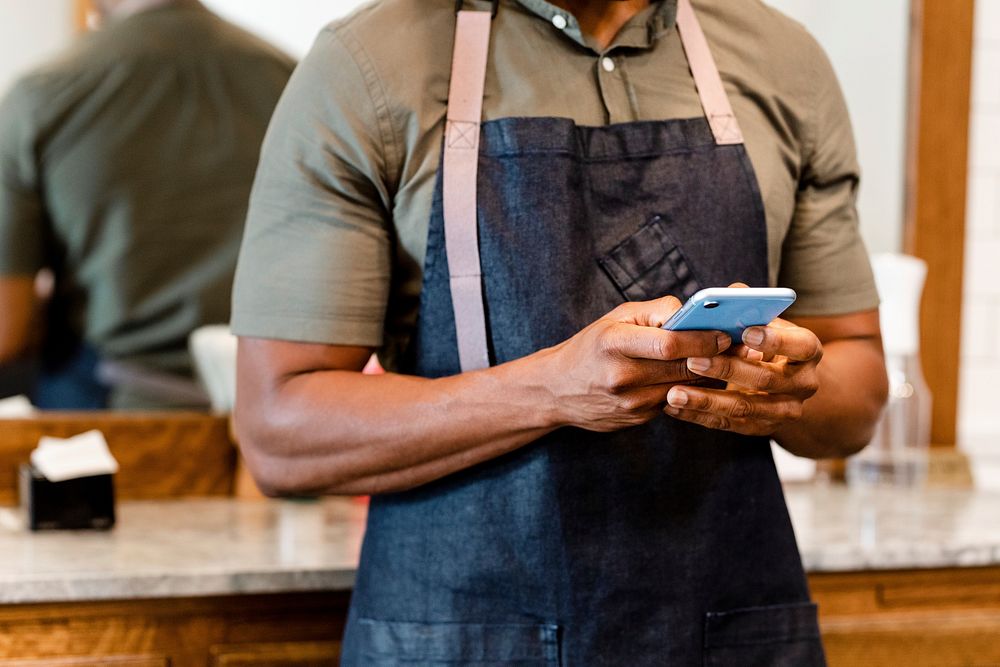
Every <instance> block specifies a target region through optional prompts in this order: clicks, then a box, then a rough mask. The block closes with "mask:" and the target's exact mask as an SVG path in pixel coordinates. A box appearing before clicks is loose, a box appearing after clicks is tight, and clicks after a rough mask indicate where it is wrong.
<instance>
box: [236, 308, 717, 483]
mask: <svg viewBox="0 0 1000 667" xmlns="http://www.w3.org/2000/svg"><path fill="white" fill-rule="evenodd" d="M679 305H680V304H679V303H678V302H677V300H676V299H673V298H669V297H668V298H665V299H658V300H656V301H649V302H644V303H630V304H623V305H622V306H621V307H619V308H617V309H615V310H614V311H612V312H611V313H609V314H608V315H607V316H605V317H604V318H601V319H600V320H598V321H597V322H594V323H593V324H591V325H590V326H588V327H587V328H585V329H584V330H583V331H581V332H580V333H578V334H577V335H576V336H574V337H573V338H571V339H569V340H568V341H565V342H564V343H561V344H559V345H557V346H555V347H552V348H548V349H545V350H541V351H539V352H537V353H535V354H532V355H530V356H528V357H525V358H523V359H518V360H516V361H512V362H510V363H506V364H502V365H499V366H496V367H493V368H489V369H486V370H482V371H476V372H471V373H463V374H460V375H455V376H451V377H445V378H440V379H433V380H429V379H423V378H418V377H412V376H405V375H399V374H393V373H389V374H386V375H374V376H366V375H361V374H360V373H359V371H360V370H361V368H362V367H363V366H364V364H365V361H366V360H367V359H368V356H369V355H370V353H371V350H370V349H368V348H358V347H338V346H330V345H312V344H303V343H289V342H280V341H272V340H263V339H252V338H243V339H241V340H240V351H239V359H238V377H239V392H238V395H237V405H236V415H235V417H236V429H237V436H238V438H239V440H240V443H241V447H242V448H243V451H244V454H245V456H246V459H247V463H248V465H249V467H250V469H251V471H252V472H253V473H254V476H255V478H256V479H257V481H258V483H259V484H260V485H261V487H262V488H263V489H264V491H265V492H268V493H294V492H305V491H319V492H326V493H343V494H360V493H368V494H373V493H381V492H388V491H397V490H403V489H408V488H412V487H415V486H419V485H421V484H424V483H427V482H429V481H432V480H434V479H438V478H440V477H443V476H445V475H448V474H450V473H453V472H456V471H458V470H462V469H464V468H467V467H470V466H472V465H475V464H477V463H480V462H482V461H486V460H488V459H491V458H494V457H496V456H499V455H501V454H504V453H506V452H509V451H512V450H514V449H516V448H518V447H521V446H523V445H525V444H527V443H529V442H532V441H533V440H536V439H537V438H539V437H541V436H542V435H544V434H546V433H548V432H550V431H552V430H554V429H556V428H559V427H560V426H566V425H574V426H579V427H582V428H587V429H591V430H598V431H611V430H615V429H619V428H624V427H626V426H630V425H634V424H640V423H644V422H646V421H649V420H650V419H653V418H654V417H656V416H657V415H659V414H660V412H661V409H662V405H663V403H664V401H665V400H666V394H667V391H668V390H669V389H670V387H671V386H672V385H673V383H676V382H679V381H690V380H691V379H692V378H694V375H693V374H692V373H690V372H689V371H688V370H687V368H686V366H685V361H684V359H685V358H686V357H689V356H698V355H700V356H713V355H715V354H717V353H718V352H719V351H720V350H722V349H725V348H726V347H727V346H728V345H729V340H728V338H727V337H725V336H721V337H720V336H719V335H717V334H716V333H712V332H667V331H663V330H661V329H659V328H657V327H658V325H659V324H662V322H664V321H666V319H667V318H668V317H669V316H670V315H671V314H672V313H673V311H674V310H676V309H677V308H678V307H679Z"/></svg>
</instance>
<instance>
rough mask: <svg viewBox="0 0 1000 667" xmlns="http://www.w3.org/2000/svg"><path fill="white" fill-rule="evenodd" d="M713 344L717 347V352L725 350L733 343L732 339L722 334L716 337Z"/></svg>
mask: <svg viewBox="0 0 1000 667" xmlns="http://www.w3.org/2000/svg"><path fill="white" fill-rule="evenodd" d="M715 342H716V344H717V345H718V348H719V352H722V351H723V350H725V349H727V348H728V347H729V346H730V345H732V343H733V341H732V339H731V338H730V337H729V336H727V335H726V334H724V333H720V334H719V335H718V336H717V337H716V339H715Z"/></svg>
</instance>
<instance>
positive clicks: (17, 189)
mask: <svg viewBox="0 0 1000 667" xmlns="http://www.w3.org/2000/svg"><path fill="white" fill-rule="evenodd" d="M94 4H95V6H96V9H97V10H98V12H99V13H100V15H101V25H102V27H101V29H100V30H97V31H96V32H93V33H90V34H88V35H86V36H85V37H83V38H82V39H80V40H79V42H78V43H76V44H74V45H73V46H72V47H71V48H70V49H69V50H67V51H66V52H64V53H63V54H62V55H61V56H60V57H58V58H57V59H55V60H54V61H52V62H50V63H48V64H46V65H45V66H43V67H41V68H39V69H37V70H35V71H34V72H32V73H30V74H28V75H27V76H25V77H24V78H22V79H21V80H20V81H19V82H18V83H17V84H16V85H15V86H14V87H13V89H12V90H11V91H10V92H9V93H8V94H7V96H6V98H5V99H4V101H3V102H2V105H0V184H2V191H0V313H2V314H3V315H2V316H0V366H2V365H3V364H8V363H10V362H11V361H12V360H15V359H18V358H22V357H25V356H28V355H30V354H32V352H35V351H37V352H39V353H40V355H41V366H42V370H41V373H40V377H39V380H38V383H37V384H38V386H37V388H36V391H35V396H34V398H35V402H36V404H38V405H39V406H40V407H48V408H101V407H105V406H109V405H110V406H113V407H123V408H128V407H181V406H185V407H190V406H196V405H199V404H200V403H201V402H202V401H203V398H202V397H201V396H200V395H199V394H200V392H199V391H198V388H197V386H196V385H195V384H194V382H193V381H192V380H191V365H190V361H189V357H188V354H187V351H186V340H187V336H188V334H189V333H190V332H191V331H192V330H193V329H194V328H196V327H198V326H200V325H202V324H207V323H219V322H227V321H228V319H229V294H230V283H231V282H232V274H233V270H234V266H235V263H236V254H237V249H238V245H239V241H240V236H241V231H242V225H243V218H244V215H245V212H246V201H247V198H248V195H249V191H250V185H251V181H252V178H253V173H254V169H255V166H256V160H257V154H258V151H259V148H260V144H261V141H262V138H263V135H264V131H265V129H266V126H267V123H268V120H269V118H270V116H271V112H272V109H273V108H274V105H275V104H276V103H277V100H278V96H279V95H280V93H281V91H282V89H283V88H284V86H285V83H286V81H287V79H288V76H289V75H290V73H291V70H292V67H293V63H292V61H291V60H290V59H289V58H288V57H287V56H285V55H284V54H282V53H280V52H278V51H277V50H276V49H274V48H272V47H270V46H269V45H267V44H265V43H263V42H262V41H260V40H258V39H256V38H254V37H252V36H250V35H249V34H247V33H245V32H243V31H242V30H240V29H238V28H236V27H235V26H233V25H231V24H229V23H227V22H225V21H223V20H221V19H220V18H219V17H217V16H215V15H214V14H212V13H211V12H209V11H208V10H207V9H205V8H204V7H203V6H202V5H201V4H200V3H198V2H197V1H196V0H172V1H171V0H99V1H98V2H95V3H94ZM40 272H43V273H42V275H43V276H44V275H46V274H48V273H49V272H51V275H52V276H54V281H49V282H50V283H51V289H50V290H48V291H49V292H50V293H49V294H40V293H39V292H44V291H46V290H44V289H39V288H38V287H37V286H38V285H40V284H43V283H44V282H45V281H38V280H37V277H38V276H39V274H40ZM36 312H44V316H43V317H41V318H35V317H34V316H33V313H36ZM33 321H35V322H38V326H36V325H34V324H33Z"/></svg>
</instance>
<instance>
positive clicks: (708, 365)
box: [687, 354, 798, 394]
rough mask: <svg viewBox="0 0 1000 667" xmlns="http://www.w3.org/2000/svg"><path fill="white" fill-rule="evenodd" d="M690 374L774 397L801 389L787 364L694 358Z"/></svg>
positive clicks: (688, 361)
mask: <svg viewBox="0 0 1000 667" xmlns="http://www.w3.org/2000/svg"><path fill="white" fill-rule="evenodd" d="M687 367H688V369H689V370H690V371H692V372H694V373H697V374H698V375H701V376H702V377H710V378H715V379H716V380H725V381H726V382H731V383H733V384H735V385H739V386H740V387H746V388H747V389H754V390H757V391H765V392H769V393H772V394H779V393H782V392H790V391H792V390H794V389H797V388H798V387H797V385H796V383H795V378H794V376H793V375H792V374H789V373H787V372H786V369H787V368H788V367H787V366H785V365H784V364H772V363H767V362H762V361H753V360H751V359H741V358H740V357H736V356H731V355H728V354H723V355H718V356H715V357H691V358H689V359H688V360H687Z"/></svg>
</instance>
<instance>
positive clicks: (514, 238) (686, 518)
mask: <svg viewBox="0 0 1000 667" xmlns="http://www.w3.org/2000/svg"><path fill="white" fill-rule="evenodd" d="M678 5H679V6H678V27H679V29H680V30H681V36H682V39H683V41H684V47H685V51H686V53H687V57H688V60H689V62H690V63H691V68H692V72H693V74H694V75H695V81H696V84H697V86H698V90H699V95H700V97H701V99H702V103H703V106H704V107H705V111H706V117H705V118H692V119H682V120H667V121H662V122H634V123H625V124H617V125H610V126H604V127H580V126H577V125H575V124H574V123H573V122H572V121H570V120H566V119H560V118H503V119H499V120H493V121H489V122H486V123H483V124H482V125H479V123H478V122H474V121H478V118H479V113H480V112H481V107H479V106H477V104H478V103H481V97H482V92H481V91H482V88H481V87H479V88H478V93H479V101H478V102H475V101H472V102H470V100H474V98H475V95H470V94H469V89H470V85H469V83H468V82H469V81H470V80H471V81H473V83H475V80H476V79H477V77H478V80H479V83H480V86H481V80H482V76H481V70H483V69H484V68H485V56H486V52H487V49H486V48H485V44H487V43H488V36H489V13H488V12H467V11H463V12H460V13H459V19H458V27H457V35H456V46H455V61H454V65H453V70H452V87H451V92H450V95H449V113H448V128H447V130H446V138H445V147H444V160H443V163H444V168H443V169H442V170H440V173H439V175H438V183H437V186H436V195H435V198H434V203H433V207H432V214H431V221H430V231H429V236H428V247H427V257H426V262H425V267H424V284H423V291H422V294H421V305H420V315H419V322H418V324H417V330H416V332H415V336H414V338H413V340H412V343H411V346H410V349H409V355H408V359H409V360H408V361H407V363H406V364H405V366H404V368H403V369H402V370H403V371H404V372H411V373H413V374H417V375H422V376H425V377H440V376H445V375H452V374H455V373H459V372H461V371H462V370H468V369H470V368H475V367H478V366H482V365H485V363H481V360H482V356H483V355H484V354H485V355H486V357H487V359H486V363H495V364H499V363H504V362H506V361H510V360H512V359H517V358H519V357H523V356H525V355H528V354H531V353H533V352H535V351H537V350H539V349H541V348H545V347H548V346H552V345H555V344H557V343H559V342H561V341H563V340H565V339H567V338H569V337H570V336H572V335H573V334H575V333H576V332H578V331H579V330H580V329H582V328H583V327H585V326H586V325H588V324H589V323H591V322H593V321H594V320H596V319H598V318H599V317H601V316H602V315H604V314H606V313H607V312H608V311H610V310H611V309H612V308H614V307H615V306H617V305H618V304H620V303H621V302H622V301H623V300H626V299H628V300H641V299H653V298H657V297H660V296H663V295H665V294H673V295H675V296H676V297H678V298H679V299H682V300H683V299H685V298H686V297H687V296H689V295H691V294H692V293H694V292H695V291H697V290H698V289H699V288H701V287H708V286H725V285H728V284H730V283H732V282H735V281H738V280H741V281H744V282H746V283H748V284H750V285H753V286H765V285H766V284H767V281H768V270H767V269H768V266H767V238H766V228H765V221H764V211H763V205H762V202H761V196H760V192H759V190H758V186H757V182H756V179H755V176H754V173H753V169H752V167H751V164H750V161H749V159H748V156H747V153H746V151H745V149H744V147H743V145H742V136H741V135H740V133H739V128H738V123H736V120H735V118H734V117H733V116H732V112H731V109H729V104H728V99H726V98H725V92H724V90H723V88H722V83H721V80H719V77H718V73H717V71H716V70H715V65H714V63H713V62H712V59H711V56H710V54H709V52H708V47H707V43H705V41H704V37H703V35H702V34H701V30H700V28H699V27H698V24H697V19H695V17H694V13H693V11H692V9H691V7H690V4H689V3H688V0H679V3H678ZM470 35H471V36H470ZM470 44H472V45H473V47H474V48H472V47H470V46H469V45H470ZM462 67H465V68H471V69H472V70H475V72H474V74H475V76H469V72H468V71H466V72H464V73H462V72H459V71H458V68H462ZM456 79H457V83H456ZM456 88H458V90H457V89H456ZM471 88H472V92H473V93H475V92H477V91H476V89H475V86H474V85H472V86H471ZM720 95H721V98H722V100H721V101H720V99H719V96H720ZM456 105H458V106H459V107H463V106H464V107H466V108H465V109H464V112H467V113H470V114H472V115H465V117H464V118H463V117H462V116H461V115H459V114H455V113H453V109H452V107H453V106H456ZM470 129H471V130H472V131H471V132H470ZM462 149H464V150H465V151H466V152H468V151H469V150H470V149H471V150H473V151H474V152H473V156H474V158H475V159H474V160H473V164H474V168H472V169H471V171H472V177H474V178H475V180H474V181H473V183H474V184H477V187H473V188H472V192H473V193H474V194H472V195H471V204H472V205H473V208H472V209H471V211H472V215H471V220H472V221H473V224H472V225H471V227H472V230H473V233H472V234H471V237H470V235H469V234H468V229H466V230H464V231H462V230H459V231H457V232H456V231H455V230H449V229H448V226H449V224H453V223H454V222H455V220H454V218H455V217H456V216H457V217H458V218H461V217H462V216H463V215H464V214H463V213H462V211H463V209H465V211H466V214H467V213H468V206H469V205H470V202H469V201H465V202H463V201H461V197H463V196H465V197H467V198H468V197H469V195H468V192H467V191H464V190H462V189H461V188H460V187H459V188H458V195H457V196H458V198H459V200H458V201H455V200H454V199H452V201H451V202H449V198H450V197H452V198H454V197H455V195H454V193H455V192H456V190H455V186H456V185H458V186H461V182H462V179H463V178H465V179H468V178H469V177H470V175H469V171H470V166H469V163H468V162H466V163H462V162H461V161H460V160H458V161H456V160H454V159H453V160H451V161H450V162H449V151H454V150H462ZM456 164H457V165H458V166H457V167H455V168H454V169H453V170H452V172H453V173H452V174H451V176H449V167H452V166H453V165H456ZM449 178H451V179H452V181H451V183H450V184H449ZM449 185H451V187H452V190H451V192H452V193H453V194H452V195H449ZM463 192H464V194H463ZM449 207H450V210H451V212H452V213H453V214H454V212H456V211H457V212H458V213H457V214H455V215H452V216H451V217H449ZM476 222H478V224H475V223H476ZM459 224H461V220H459ZM463 234H464V237H463ZM470 238H471V239H472V241H473V242H474V245H475V246H476V248H475V250H470V248H469V247H468V243H469V239H470ZM476 251H478V256H475V255H476V254H477V252H476ZM455 255H461V257H456V256H455ZM470 255H471V256H472V260H470V259H469V257H470ZM456 267H459V268H460V269H461V270H460V275H457V276H456V275H453V274H455V272H456ZM477 269H478V271H477ZM479 274H481V277H480V276H479ZM463 281H464V282H465V283H466V284H465V285H461V284H458V285H456V283H461V282H463ZM468 283H473V284H475V285H476V287H475V289H472V290H470V289H469V288H468ZM453 298H454V301H453ZM477 298H480V304H481V305H479V304H476V303H472V304H471V305H470V303H469V301H473V302H474V301H476V300H477ZM459 300H461V303H459ZM477 319H480V320H481V321H482V324H481V326H480V325H477V323H476V322H475V320H477ZM463 321H464V322H465V323H464V324H463ZM484 334H485V335H484ZM477 362H480V363H477ZM496 400H503V396H497V397H496ZM342 660H343V662H342V664H343V665H350V666H355V665H357V666H362V665H363V666H365V667H380V666H388V665H521V666H528V665H550V666H555V665H567V666H578V665H581V666H584V665H585V666H590V665H627V666H635V665H692V666H693V665H713V666H715V665H720V666H721V665H741V666H742V665H788V666H792V665H794V666H796V667H802V666H811V665H823V664H824V657H823V649H822V645H821V643H820V640H819V631H818V627H817V623H816V609H815V606H814V605H813V604H812V603H811V602H810V600H809V591H808V587H807V584H806V579H805V576H804V573H803V570H802V564H801V561H800V559H799V553H798V550H797V547H796V544H795V538H794V535H793V533H792V527H791V524H790V521H789V518H788V513H787V510H786V507H785V502H784V498H783V495H782V490H781V486H780V484H779V481H778V477H777V474H776V472H775V468H774V463H773V461H772V458H771V452H770V446H769V443H768V439H767V438H760V437H746V436H741V435H736V434H732V433H727V432H723V431H714V430H709V429H705V428H702V427H700V426H696V425H693V424H689V423H685V422H681V421H677V420H674V419H671V418H669V417H666V416H662V417H658V418H656V419H654V420H653V421H651V422H650V423H648V424H645V425H643V426H637V427H632V428H628V429H625V430H622V431H618V432H615V433H593V432H589V431H584V430H581V429H576V428H563V429H560V430H557V431H555V432H553V433H551V434H549V435H547V436H545V437H543V438H541V439H539V440H537V441H535V442H533V443H531V444H529V445H527V446H525V447H522V448H521V449H519V450H516V451H514V452H512V453H510V454H507V455H504V456H501V457H499V458H496V459H493V460H491V461H488V462H485V463H483V464H480V465H478V466H475V467H473V468H470V469H467V470H464V471H461V472H458V473H455V474H453V475H450V476H448V477H446V478H444V479H441V480H438V481H435V482H433V483H430V484H427V485H424V486H422V487H419V488H417V489H414V490H411V491H407V492H403V493H396V494H386V495H381V496H376V497H373V498H372V500H371V507H370V510H369V516H368V530H367V533H366V536H365V542H364V546H363V550H362V557H361V564H360V566H359V571H358V575H357V581H356V585H355V590H354V596H353V598H352V602H351V611H350V615H349V620H348V626H347V630H346V633H345V640H344V647H343V658H342Z"/></svg>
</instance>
